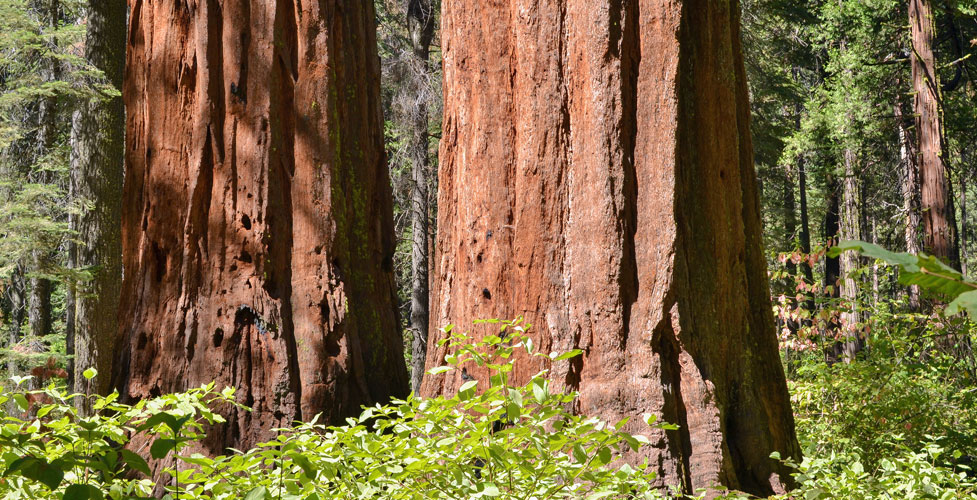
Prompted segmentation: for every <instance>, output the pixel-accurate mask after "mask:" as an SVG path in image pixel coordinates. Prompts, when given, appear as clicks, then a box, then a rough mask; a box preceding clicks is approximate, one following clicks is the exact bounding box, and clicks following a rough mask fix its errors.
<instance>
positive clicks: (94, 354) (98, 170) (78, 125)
mask: <svg viewBox="0 0 977 500" xmlns="http://www.w3.org/2000/svg"><path fill="white" fill-rule="evenodd" d="M86 27H87V36H86V40H85V57H86V58H87V59H88V61H89V63H91V64H92V65H93V66H94V67H96V68H98V69H99V70H101V71H102V72H103V73H104V74H105V78H106V80H107V81H108V83H110V84H111V85H112V86H113V87H115V88H116V89H121V88H122V77H123V72H124V68H125V40H126V38H125V37H126V5H125V3H124V2H121V1H111V2H107V1H102V0H92V1H90V2H89V4H88V10H87V22H86ZM71 133H72V141H71V142H72V158H71V159H72V162H71V163H72V169H71V196H72V198H73V199H75V200H80V201H86V202H88V204H89V206H90V207H91V208H90V209H89V210H88V211H86V212H84V213H82V214H79V215H76V216H74V217H73V218H72V220H71V222H72V224H71V226H72V229H73V230H75V231H76V232H77V235H78V236H77V237H78V239H79V241H78V243H77V244H76V246H75V248H73V249H72V254H73V260H74V263H73V264H74V265H76V266H79V267H86V268H90V269H91V270H92V273H93V274H92V279H91V281H89V282H86V283H81V284H79V285H78V286H77V289H76V293H75V294H74V297H73V298H74V307H73V309H72V311H71V312H72V313H73V314H74V322H73V323H72V325H73V326H74V334H75V338H74V342H73V344H72V347H73V348H74V351H75V363H74V370H73V373H72V375H73V378H74V380H76V381H78V383H79V386H78V387H76V388H75V390H76V391H77V392H85V391H86V390H88V389H89V387H90V389H91V391H92V392H95V393H98V394H108V392H109V391H110V390H111V383H110V382H111V373H112V354H113V352H112V351H113V346H114V343H115V339H116V333H117V332H118V328H119V322H118V315H119V298H120V296H121V294H122V291H121V287H122V234H121V222H122V177H123V162H124V154H125V110H124V109H123V104H122V97H121V96H119V97H113V98H111V99H105V100H93V101H91V102H88V103H83V104H82V105H81V108H80V109H79V110H78V111H77V112H76V113H75V115H74V118H73V124H72V131H71ZM90 367H91V368H95V369H97V370H98V373H99V374H100V375H99V376H98V377H97V378H96V379H95V380H93V381H92V382H91V383H87V382H86V381H85V379H84V377H82V376H81V373H82V372H83V371H84V370H86V369H88V368H90ZM77 401H78V402H79V403H81V402H82V400H81V399H80V398H79V399H78V400H77Z"/></svg>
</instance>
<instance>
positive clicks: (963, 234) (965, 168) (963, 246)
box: [960, 148, 972, 276]
mask: <svg viewBox="0 0 977 500" xmlns="http://www.w3.org/2000/svg"><path fill="white" fill-rule="evenodd" d="M969 160H970V157H969V155H968V154H967V149H966V148H964V149H963V152H962V153H961V163H962V165H961V169H962V172H961V175H960V270H961V272H963V275H964V276H969V273H968V271H969V269H968V264H969V262H968V260H969V258H970V256H969V252H968V251H967V241H968V240H969V238H970V233H969V231H968V227H967V181H968V176H969V175H971V174H970V172H971V168H972V166H971V165H970V163H969Z"/></svg>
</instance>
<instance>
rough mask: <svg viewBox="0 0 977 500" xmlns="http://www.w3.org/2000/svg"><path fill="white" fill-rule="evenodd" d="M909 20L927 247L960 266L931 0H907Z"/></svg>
mask: <svg viewBox="0 0 977 500" xmlns="http://www.w3.org/2000/svg"><path fill="white" fill-rule="evenodd" d="M909 24H910V28H911V31H912V51H913V54H912V58H911V59H912V78H913V90H914V92H915V97H914V109H915V115H916V133H917V139H918V140H919V149H918V155H919V159H918V162H917V163H918V167H919V177H920V185H921V192H922V196H921V201H920V202H921V212H922V218H923V249H924V250H926V251H927V252H928V253H931V254H933V255H935V256H937V257H939V258H940V259H943V260H944V261H946V262H947V263H949V264H950V265H951V266H953V267H957V268H959V264H960V253H959V247H958V241H957V232H956V223H955V221H954V215H955V214H954V213H953V200H952V195H951V194H950V185H949V179H948V176H947V169H946V156H945V153H946V151H945V147H944V136H943V121H942V102H941V96H940V85H939V81H938V76H937V74H936V57H935V56H934V55H933V37H934V22H933V9H932V5H931V2H930V0H910V1H909Z"/></svg>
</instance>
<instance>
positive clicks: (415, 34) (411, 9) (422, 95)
mask: <svg viewBox="0 0 977 500" xmlns="http://www.w3.org/2000/svg"><path fill="white" fill-rule="evenodd" d="M435 14H436V13H435V11H434V6H433V5H431V0H409V1H408V4H407V31H408V34H409V35H410V42H411V52H412V54H411V55H412V58H411V62H412V64H411V66H412V67H411V71H410V76H409V81H408V85H410V86H411V87H412V88H411V90H410V92H411V94H413V95H412V101H413V102H414V103H415V105H414V106H412V109H411V110H410V114H411V115H412V116H410V117H409V118H410V122H411V123H410V128H411V130H410V136H409V138H408V141H409V145H408V149H409V154H410V158H411V180H412V184H413V191H412V192H411V296H410V324H411V329H412V330H413V333H414V336H413V342H412V344H411V360H412V361H411V390H413V391H415V392H417V391H419V390H420V388H421V380H422V379H423V377H424V362H425V359H426V358H427V337H428V331H429V330H430V327H429V324H428V321H429V316H430V309H429V295H428V287H429V281H430V280H429V278H428V276H429V275H428V268H429V266H430V262H429V261H430V254H429V253H428V246H429V240H430V233H431V230H430V222H429V221H430V207H429V204H428V200H429V199H430V198H429V194H428V186H429V183H430V175H429V174H428V172H429V171H430V161H429V158H428V106H427V87H428V77H429V73H430V67H429V66H430V50H431V41H432V39H433V37H434V20H435Z"/></svg>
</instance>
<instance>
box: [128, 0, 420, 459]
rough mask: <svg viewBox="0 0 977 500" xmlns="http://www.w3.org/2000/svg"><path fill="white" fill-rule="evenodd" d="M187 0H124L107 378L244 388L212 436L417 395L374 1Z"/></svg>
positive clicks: (238, 442)
mask: <svg viewBox="0 0 977 500" xmlns="http://www.w3.org/2000/svg"><path fill="white" fill-rule="evenodd" d="M180 4H181V2H177V1H175V0H168V1H164V2H155V3H152V4H149V3H146V4H144V3H142V2H140V1H139V0H132V1H131V2H130V6H131V7H132V12H133V22H132V23H131V25H130V35H129V37H128V39H129V52H128V55H127V58H128V62H129V65H128V68H129V70H128V71H129V75H128V78H127V82H126V87H125V91H124V97H125V101H126V106H127V109H128V111H129V115H128V119H127V120H128V124H127V127H128V131H129V134H128V148H127V152H126V154H127V159H128V162H127V167H126V168H127V184H126V191H125V199H126V201H127V203H126V210H125V211H124V214H123V234H124V236H123V240H124V258H125V265H126V269H127V272H126V277H125V283H124V284H123V288H124V293H123V301H124V304H123V310H124V311H126V312H125V314H124V315H123V317H122V328H121V332H120V345H121V348H120V351H119V358H120V366H119V368H118V369H117V370H116V373H115V377H114V383H115V384H116V385H117V386H119V387H120V388H122V389H123V391H124V394H125V396H126V398H127V399H133V398H140V397H146V396H150V395H153V394H159V393H162V392H169V391H174V390H179V389H182V388H185V387H192V386H196V385H199V384H201V383H206V382H209V381H212V380H215V381H216V382H217V385H218V386H224V385H232V386H235V387H238V388H240V392H239V394H240V395H241V402H243V403H245V404H247V405H248V406H251V407H253V409H254V411H253V412H250V413H249V412H239V411H236V410H234V409H227V411H228V417H229V418H228V424H227V425H226V426H225V427H224V429H222V430H218V432H215V433H213V434H212V435H211V437H210V438H209V439H208V441H207V443H205V444H206V446H207V447H208V449H209V451H213V452H217V451H221V450H222V449H223V448H224V447H226V446H235V447H247V446H250V445H252V444H254V443H256V442H257V441H259V440H263V439H267V438H269V437H270V430H271V429H272V428H274V427H277V426H281V425H286V424H288V423H290V422H291V421H292V420H295V419H300V418H311V417H312V416H314V415H315V414H317V413H320V412H323V413H324V414H323V418H322V421H323V422H326V423H338V422H340V421H341V420H342V419H343V418H345V417H346V416H349V415H351V414H353V413H356V412H358V411H359V406H360V405H361V404H372V403H374V402H377V401H383V400H385V399H387V398H389V397H390V396H395V395H396V396H402V395H405V393H406V388H407V374H406V370H405V367H404V363H403V357H402V356H403V345H402V340H401V338H400V335H399V331H398V328H397V317H396V309H395V306H394V304H395V301H394V294H393V274H392V268H391V266H390V265H389V262H388V261H389V258H390V256H391V255H392V250H393V236H392V232H393V231H392V219H391V213H392V211H391V206H392V201H391V194H390V187H389V185H388V180H387V170H386V163H385V157H384V153H383V145H382V120H381V117H380V112H379V84H378V82H377V75H379V68H378V62H377V61H376V59H377V58H376V54H375V39H374V37H375V26H374V22H375V21H374V14H373V8H372V4H368V3H367V4H357V5H356V6H350V5H340V3H338V2H334V1H324V2H313V3H299V2H272V3H270V4H261V3H253V2H247V1H244V0H201V1H200V2H191V3H190V4H188V5H187V6H186V7H185V8H184V7H181V6H180ZM256 74H257V75H266V78H262V79H256V78H253V76H252V77H249V75H256ZM130 179H131V181H130Z"/></svg>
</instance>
